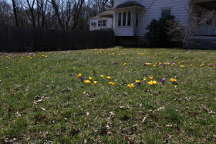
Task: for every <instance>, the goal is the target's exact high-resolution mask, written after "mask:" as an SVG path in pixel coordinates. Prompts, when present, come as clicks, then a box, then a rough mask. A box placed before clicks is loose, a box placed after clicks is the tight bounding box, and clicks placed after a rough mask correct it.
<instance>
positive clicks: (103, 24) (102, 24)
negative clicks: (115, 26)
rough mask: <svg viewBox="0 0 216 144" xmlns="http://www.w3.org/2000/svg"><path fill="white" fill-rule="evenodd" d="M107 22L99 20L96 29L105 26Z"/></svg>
mask: <svg viewBox="0 0 216 144" xmlns="http://www.w3.org/2000/svg"><path fill="white" fill-rule="evenodd" d="M106 23H107V21H106V20H99V21H98V27H102V26H106Z"/></svg>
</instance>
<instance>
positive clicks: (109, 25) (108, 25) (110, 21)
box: [89, 18, 113, 31]
mask: <svg viewBox="0 0 216 144" xmlns="http://www.w3.org/2000/svg"><path fill="white" fill-rule="evenodd" d="M99 20H106V26H98V21H99ZM91 23H95V24H96V25H95V26H93V25H91ZM112 28H113V19H112V18H91V19H90V20H89V30H90V31H96V30H103V29H112Z"/></svg>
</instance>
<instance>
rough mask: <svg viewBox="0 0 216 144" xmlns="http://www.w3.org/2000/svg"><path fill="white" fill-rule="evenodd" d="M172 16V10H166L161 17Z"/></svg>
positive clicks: (163, 10)
mask: <svg viewBox="0 0 216 144" xmlns="http://www.w3.org/2000/svg"><path fill="white" fill-rule="evenodd" d="M168 16H171V8H164V9H162V11H161V17H168Z"/></svg>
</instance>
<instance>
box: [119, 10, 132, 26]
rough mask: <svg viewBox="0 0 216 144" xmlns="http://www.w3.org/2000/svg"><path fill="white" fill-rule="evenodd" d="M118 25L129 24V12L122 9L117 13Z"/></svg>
mask: <svg viewBox="0 0 216 144" xmlns="http://www.w3.org/2000/svg"><path fill="white" fill-rule="evenodd" d="M118 26H131V12H130V11H124V12H120V13H118Z"/></svg>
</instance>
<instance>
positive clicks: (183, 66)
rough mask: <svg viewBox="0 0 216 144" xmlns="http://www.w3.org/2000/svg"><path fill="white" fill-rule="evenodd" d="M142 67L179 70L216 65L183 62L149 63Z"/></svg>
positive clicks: (213, 65)
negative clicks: (161, 67)
mask: <svg viewBox="0 0 216 144" xmlns="http://www.w3.org/2000/svg"><path fill="white" fill-rule="evenodd" d="M144 66H153V67H157V66H177V67H180V68H185V67H186V66H187V67H192V66H199V67H204V66H207V67H215V66H216V64H203V63H202V64H196V65H195V64H184V62H178V63H176V62H156V63H151V62H145V63H144Z"/></svg>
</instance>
